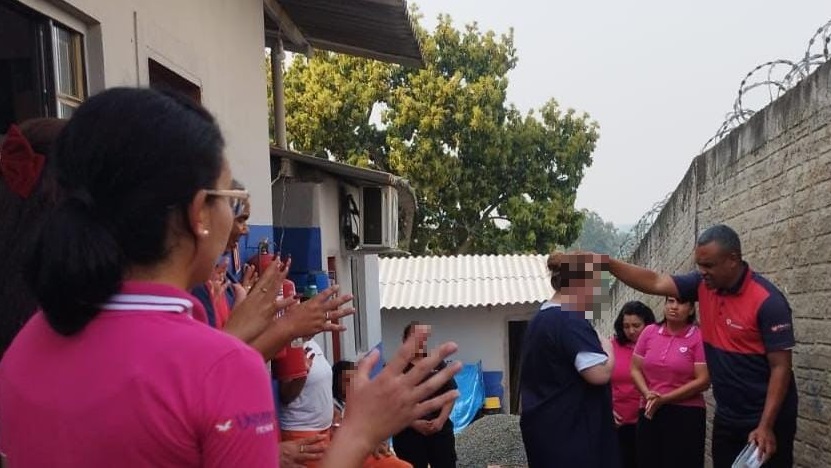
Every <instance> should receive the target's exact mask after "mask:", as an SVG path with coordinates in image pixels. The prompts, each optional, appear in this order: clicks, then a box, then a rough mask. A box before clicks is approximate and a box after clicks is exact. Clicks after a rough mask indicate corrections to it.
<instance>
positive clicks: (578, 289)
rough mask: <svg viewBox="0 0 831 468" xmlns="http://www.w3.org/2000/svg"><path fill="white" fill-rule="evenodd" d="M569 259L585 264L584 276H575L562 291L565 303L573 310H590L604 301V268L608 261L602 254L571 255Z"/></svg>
mask: <svg viewBox="0 0 831 468" xmlns="http://www.w3.org/2000/svg"><path fill="white" fill-rule="evenodd" d="M568 261H569V262H570V263H571V262H579V263H581V264H583V271H584V273H583V278H573V279H571V280H570V281H569V285H568V286H564V287H563V288H562V291H561V293H560V295H561V297H562V301H563V304H565V305H567V306H568V308H569V309H570V310H572V311H575V312H577V311H581V312H588V311H593V310H595V309H597V306H598V305H599V304H600V303H601V302H603V295H604V291H603V270H604V269H606V268H607V261H608V260H606V259H605V258H604V257H602V256H600V255H581V254H577V255H571V256H569V259H568Z"/></svg>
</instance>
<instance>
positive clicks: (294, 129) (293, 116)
mask: <svg viewBox="0 0 831 468" xmlns="http://www.w3.org/2000/svg"><path fill="white" fill-rule="evenodd" d="M416 28H417V34H418V35H419V37H420V40H421V43H422V50H423V52H424V58H425V62H426V67H425V68H424V69H411V68H405V67H401V66H397V65H390V64H385V63H381V62H377V61H372V60H366V59H361V58H356V57H350V56H346V55H339V54H333V53H327V52H322V51H316V53H315V56H314V58H312V59H311V60H309V59H306V58H305V57H300V56H296V57H295V58H294V60H293V61H292V63H291V65H290V67H288V69H287V71H286V76H285V87H286V111H287V112H286V114H287V133H288V138H289V142H290V145H291V146H292V148H294V149H296V150H300V151H311V152H314V153H317V154H326V155H332V156H334V157H336V158H337V159H338V160H340V161H345V162H348V163H351V164H356V165H360V166H364V167H373V168H377V169H380V170H384V171H388V172H391V173H393V174H396V175H399V176H401V177H404V178H406V179H408V180H409V181H410V183H411V184H412V185H413V187H414V188H415V190H416V193H417V195H418V202H419V206H418V211H417V212H416V219H415V232H414V234H413V242H412V244H411V246H410V250H411V251H413V252H414V253H417V254H422V253H432V254H454V253H514V252H547V251H549V250H551V249H552V248H554V247H555V246H556V245H569V244H571V243H572V242H573V241H574V240H575V239H577V236H578V233H579V229H580V221H581V219H582V217H583V214H582V213H581V212H580V211H577V210H575V209H574V199H575V195H576V191H577V187H578V186H579V184H580V181H581V180H582V178H583V173H584V170H585V168H586V167H588V166H590V165H591V162H592V159H591V154H592V151H593V150H594V148H595V144H596V142H597V139H598V126H597V124H596V123H595V122H594V121H592V120H591V119H590V118H589V117H588V116H587V115H585V114H582V113H578V112H575V111H574V110H572V109H568V110H563V109H562V108H560V106H559V105H558V104H557V102H556V101H555V100H553V99H551V100H549V101H548V102H546V103H545V104H543V105H542V106H541V107H540V109H539V110H538V111H530V112H528V113H526V114H523V113H521V112H520V111H519V110H517V109H516V108H515V107H514V106H512V105H509V104H507V103H506V90H507V88H508V72H510V71H511V70H512V69H513V68H514V67H515V66H516V63H517V57H516V49H515V48H514V39H513V31H509V32H508V34H503V35H499V36H497V35H496V34H495V33H494V32H492V31H486V32H482V31H480V30H479V28H478V26H477V25H476V24H471V25H467V26H465V27H464V28H463V29H462V30H459V29H456V28H455V27H454V26H453V24H452V21H451V19H450V17H449V16H446V15H442V16H440V17H439V22H438V26H437V27H436V29H435V30H434V31H433V32H432V33H428V32H427V31H425V30H424V29H422V28H421V27H420V26H418V25H417V26H416Z"/></svg>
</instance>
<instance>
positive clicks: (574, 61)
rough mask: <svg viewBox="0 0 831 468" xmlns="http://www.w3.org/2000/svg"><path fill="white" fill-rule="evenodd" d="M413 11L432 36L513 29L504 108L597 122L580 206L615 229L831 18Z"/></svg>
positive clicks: (762, 7)
mask: <svg viewBox="0 0 831 468" xmlns="http://www.w3.org/2000/svg"><path fill="white" fill-rule="evenodd" d="M411 3H412V0H411ZM414 3H416V4H417V5H418V6H419V8H420V9H421V11H422V13H423V14H424V16H425V18H424V22H425V25H426V26H428V27H429V28H430V29H432V27H433V26H434V25H435V17H436V15H437V14H439V13H449V14H450V15H451V17H452V18H453V20H454V22H455V23H456V24H457V26H461V25H462V24H466V23H470V22H473V21H476V22H478V23H479V25H480V28H482V29H492V30H494V31H496V32H506V31H508V29H509V28H510V27H513V28H514V39H515V45H516V47H517V53H518V57H519V64H518V66H517V67H516V69H515V70H514V71H513V72H512V74H511V75H510V87H509V89H508V99H509V101H511V102H514V103H515V104H516V105H517V106H519V107H520V108H522V109H528V108H534V107H538V106H539V105H541V104H542V103H544V102H545V101H546V100H547V99H548V98H550V97H554V98H556V99H557V100H558V101H559V102H560V104H561V105H562V106H563V107H573V108H575V109H577V110H581V111H586V112H588V113H589V114H590V115H591V116H592V117H593V118H594V119H596V120H597V121H598V122H599V123H600V141H599V143H598V147H597V150H596V151H595V153H594V163H593V165H592V167H591V168H589V169H588V171H587V173H586V177H585V178H584V180H583V183H582V185H581V187H580V190H579V192H578V199H577V205H578V207H580V208H589V209H592V210H594V211H597V212H598V213H599V214H600V215H601V216H602V217H603V218H604V219H606V220H608V221H612V222H614V223H616V224H631V223H634V222H636V221H637V220H638V219H639V218H640V217H641V216H642V214H643V213H645V212H646V211H648V210H649V208H650V207H651V206H652V205H653V204H654V203H655V202H656V201H658V200H660V199H662V198H663V197H664V196H665V195H666V194H667V193H669V192H671V191H672V190H674V189H675V187H676V186H677V185H678V183H679V182H680V181H681V178H682V177H683V176H684V173H685V172H686V170H687V168H688V167H689V164H690V162H691V160H692V158H693V157H695V156H696V155H697V154H699V152H700V149H701V147H702V146H703V145H704V143H705V142H706V141H707V140H708V139H709V138H710V137H711V136H713V134H714V133H715V131H716V130H717V129H718V127H719V126H720V125H721V123H722V121H723V120H724V115H725V114H726V113H727V112H728V111H729V110H730V109H731V107H732V105H733V101H734V100H735V98H736V92H737V90H738V87H739V83H740V82H741V80H742V78H743V77H744V75H745V74H746V73H747V72H749V71H750V70H751V69H752V68H753V67H755V66H756V65H759V64H761V63H763V62H767V61H769V60H773V59H780V58H783V59H794V60H795V59H798V58H800V57H801V56H802V55H803V54H804V53H805V50H806V48H807V44H808V40H809V39H810V37H811V36H812V35H813V34H814V32H816V30H817V28H818V27H820V26H822V25H823V24H825V23H826V22H827V21H828V20H829V19H831V1H829V0H792V1H790V2H783V1H775V2H774V1H770V0H755V1H754V0H722V1H715V0H696V1H694V2H693V1H677V0H676V1H666V0H662V1H659V0H634V1H629V2H622V1H619V0H600V1H580V0H571V1H567V2H563V1H543V0H535V1H533V0H511V1H506V0H502V1H494V0H419V1H415V2H414ZM765 96H766V95H765ZM759 99H761V97H759Z"/></svg>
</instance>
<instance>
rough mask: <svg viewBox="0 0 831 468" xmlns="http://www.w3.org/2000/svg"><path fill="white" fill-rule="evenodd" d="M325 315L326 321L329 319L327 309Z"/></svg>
mask: <svg viewBox="0 0 831 468" xmlns="http://www.w3.org/2000/svg"><path fill="white" fill-rule="evenodd" d="M325 317H326V321H327V322H328V321H329V312H328V311H327V312H326V315H325Z"/></svg>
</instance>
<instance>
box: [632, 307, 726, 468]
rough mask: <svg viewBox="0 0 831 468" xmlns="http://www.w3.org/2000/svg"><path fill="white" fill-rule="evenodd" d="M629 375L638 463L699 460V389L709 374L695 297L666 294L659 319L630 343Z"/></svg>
mask: <svg viewBox="0 0 831 468" xmlns="http://www.w3.org/2000/svg"><path fill="white" fill-rule="evenodd" d="M632 380H634V382H635V385H636V386H637V388H638V390H639V391H640V393H641V395H642V396H643V399H642V400H641V410H640V416H639V418H638V429H637V445H638V447H637V451H638V467H639V468H652V467H656V468H660V467H666V466H673V467H689V468H700V467H702V466H704V438H705V432H706V429H705V428H706V426H705V419H706V416H707V412H706V407H705V404H704V395H703V392H704V391H705V390H706V389H707V387H709V386H710V375H709V373H708V372H707V364H706V362H705V360H704V344H703V342H702V341H701V332H700V331H699V329H698V327H697V326H696V325H695V303H692V302H681V301H679V300H678V299H677V298H674V297H667V298H666V303H665V306H664V320H662V321H661V322H659V323H657V324H654V325H649V326H648V327H646V329H644V331H643V333H641V336H640V338H638V342H637V344H636V345H635V351H634V353H633V356H632Z"/></svg>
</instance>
